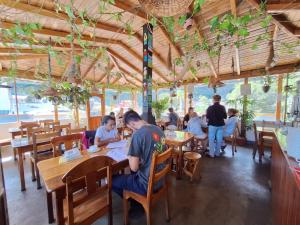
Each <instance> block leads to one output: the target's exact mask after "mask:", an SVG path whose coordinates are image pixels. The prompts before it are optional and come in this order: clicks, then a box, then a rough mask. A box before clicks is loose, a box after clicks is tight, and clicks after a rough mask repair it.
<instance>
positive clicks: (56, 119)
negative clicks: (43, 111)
mask: <svg viewBox="0 0 300 225" xmlns="http://www.w3.org/2000/svg"><path fill="white" fill-rule="evenodd" d="M54 121H55V122H57V121H58V106H57V104H55V105H54Z"/></svg>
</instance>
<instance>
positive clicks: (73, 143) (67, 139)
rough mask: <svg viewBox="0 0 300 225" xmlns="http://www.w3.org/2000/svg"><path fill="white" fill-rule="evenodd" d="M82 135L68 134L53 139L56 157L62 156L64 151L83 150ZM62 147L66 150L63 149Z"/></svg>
mask: <svg viewBox="0 0 300 225" xmlns="http://www.w3.org/2000/svg"><path fill="white" fill-rule="evenodd" d="M81 140H82V134H80V133H77V134H68V135H64V136H59V137H54V138H52V139H51V144H52V148H53V155H54V157H57V156H61V155H62V154H61V153H62V150H64V151H68V150H70V149H72V148H75V147H77V148H79V149H81ZM62 145H63V146H64V149H62Z"/></svg>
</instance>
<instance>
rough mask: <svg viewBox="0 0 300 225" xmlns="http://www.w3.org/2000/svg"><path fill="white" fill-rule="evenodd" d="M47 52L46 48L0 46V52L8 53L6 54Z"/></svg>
mask: <svg viewBox="0 0 300 225" xmlns="http://www.w3.org/2000/svg"><path fill="white" fill-rule="evenodd" d="M47 52H48V49H47V48H38V49H31V48H13V47H11V48H9V47H4V48H2V47H0V53H8V54H19V53H22V54H46V53H47Z"/></svg>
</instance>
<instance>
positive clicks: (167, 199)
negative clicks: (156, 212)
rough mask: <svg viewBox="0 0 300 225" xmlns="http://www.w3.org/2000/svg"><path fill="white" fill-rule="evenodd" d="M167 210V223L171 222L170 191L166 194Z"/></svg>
mask: <svg viewBox="0 0 300 225" xmlns="http://www.w3.org/2000/svg"><path fill="white" fill-rule="evenodd" d="M165 208H166V221H167V222H169V221H170V208H169V195H168V190H167V192H166V197H165Z"/></svg>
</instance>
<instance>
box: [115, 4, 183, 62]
mask: <svg viewBox="0 0 300 225" xmlns="http://www.w3.org/2000/svg"><path fill="white" fill-rule="evenodd" d="M113 6H115V7H117V8H119V9H122V10H124V11H127V12H128V13H131V14H133V15H135V16H137V17H139V18H140V19H142V20H143V21H146V22H147V21H148V16H147V14H146V13H145V12H144V11H142V10H141V8H138V7H133V6H132V5H131V4H128V3H126V2H125V1H121V0H115V4H114V5H113ZM158 22H159V23H158V27H159V29H160V30H161V31H162V33H163V35H164V36H165V38H166V39H167V41H168V42H169V44H171V46H172V47H173V49H174V50H175V52H176V54H177V55H178V56H182V55H183V52H182V50H181V48H180V47H179V46H177V45H175V44H174V42H173V41H171V38H170V36H169V33H168V32H167V31H166V30H165V28H164V27H163V26H162V22H161V21H160V20H159V21H158ZM137 38H139V37H137ZM153 55H154V56H156V57H158V59H159V60H160V61H163V62H164V64H165V65H166V66H167V65H168V63H167V61H166V60H164V59H163V58H162V57H161V56H160V55H159V54H158V53H157V52H156V51H155V50H154V51H153Z"/></svg>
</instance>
